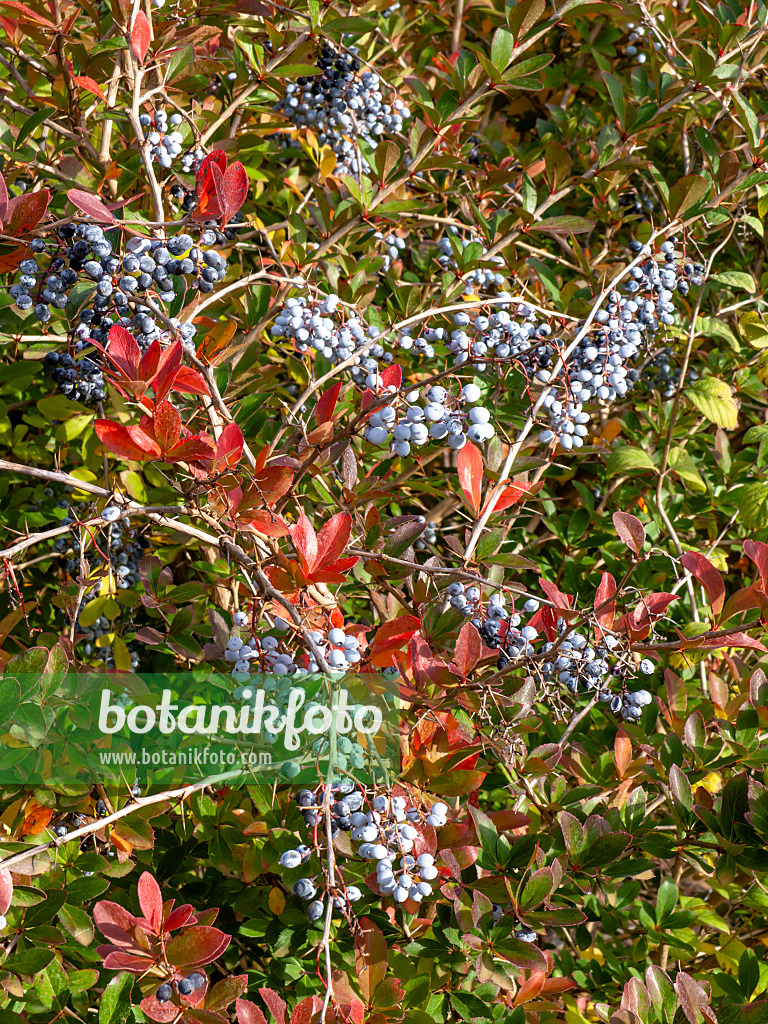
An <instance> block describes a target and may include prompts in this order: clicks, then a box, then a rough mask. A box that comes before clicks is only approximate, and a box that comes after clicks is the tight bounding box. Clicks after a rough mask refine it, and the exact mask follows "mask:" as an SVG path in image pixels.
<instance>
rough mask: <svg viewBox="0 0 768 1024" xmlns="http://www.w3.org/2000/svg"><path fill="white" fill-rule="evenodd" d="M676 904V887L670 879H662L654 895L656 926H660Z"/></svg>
mask: <svg viewBox="0 0 768 1024" xmlns="http://www.w3.org/2000/svg"><path fill="white" fill-rule="evenodd" d="M676 903H677V886H676V885H675V883H674V881H673V880H672V879H671V878H664V879H662V882H661V885H660V886H659V891H658V892H657V893H656V924H657V925H662V924H663V923H664V921H665V920H666V919H667V918H668V917H669V916H670V914H671V913H672V911H673V910H674V909H675V905H676Z"/></svg>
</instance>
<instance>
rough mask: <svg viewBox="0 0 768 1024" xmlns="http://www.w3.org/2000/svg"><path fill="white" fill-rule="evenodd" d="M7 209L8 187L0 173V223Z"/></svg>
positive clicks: (3, 219)
mask: <svg viewBox="0 0 768 1024" xmlns="http://www.w3.org/2000/svg"><path fill="white" fill-rule="evenodd" d="M7 209H8V187H7V186H6V184H5V178H4V177H3V176H2V174H0V224H2V223H3V222H4V221H5V211H6V210H7Z"/></svg>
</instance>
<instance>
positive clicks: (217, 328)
mask: <svg viewBox="0 0 768 1024" xmlns="http://www.w3.org/2000/svg"><path fill="white" fill-rule="evenodd" d="M236 331H237V324H236V323H235V321H234V320H220V321H218V323H216V324H214V325H213V327H212V328H211V329H210V331H208V333H207V334H206V336H205V338H204V339H203V344H202V346H201V348H200V351H199V356H200V358H201V359H206V360H208V361H209V362H212V361H213V357H214V356H215V355H216V354H217V353H219V352H222V351H223V350H224V349H226V347H227V345H229V343H230V341H232V339H233V338H234V336H235V332H236Z"/></svg>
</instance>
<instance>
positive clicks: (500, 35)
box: [491, 25, 515, 71]
mask: <svg viewBox="0 0 768 1024" xmlns="http://www.w3.org/2000/svg"><path fill="white" fill-rule="evenodd" d="M514 49H515V40H514V37H513V35H512V33H511V32H510V31H509V29H508V28H507V27H506V26H505V25H500V26H499V27H498V28H497V29H496V31H495V32H494V34H493V41H492V43H491V64H493V66H494V67H495V68H498V70H499V71H504V69H505V68H506V67H507V65H508V64H509V62H510V61H511V60H512V54H513V52H514Z"/></svg>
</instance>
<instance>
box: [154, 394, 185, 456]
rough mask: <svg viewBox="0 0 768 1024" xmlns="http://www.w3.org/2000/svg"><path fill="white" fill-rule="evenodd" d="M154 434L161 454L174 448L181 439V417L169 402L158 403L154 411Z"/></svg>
mask: <svg viewBox="0 0 768 1024" xmlns="http://www.w3.org/2000/svg"><path fill="white" fill-rule="evenodd" d="M153 426H154V432H155V437H156V438H157V442H158V444H159V445H160V447H161V448H162V449H163V453H166V452H169V451H170V450H171V449H172V448H174V447H175V445H176V443H177V441H178V440H179V438H180V437H181V416H179V413H178V410H177V409H176V408H175V407H174V406H173V405H171V403H170V402H160V403H159V404H158V406H157V408H156V409H155V417H154V422H153Z"/></svg>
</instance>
